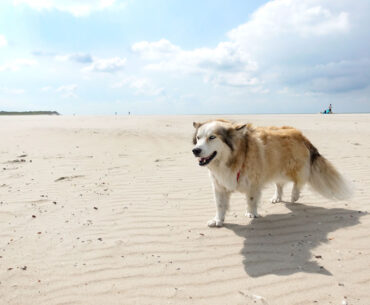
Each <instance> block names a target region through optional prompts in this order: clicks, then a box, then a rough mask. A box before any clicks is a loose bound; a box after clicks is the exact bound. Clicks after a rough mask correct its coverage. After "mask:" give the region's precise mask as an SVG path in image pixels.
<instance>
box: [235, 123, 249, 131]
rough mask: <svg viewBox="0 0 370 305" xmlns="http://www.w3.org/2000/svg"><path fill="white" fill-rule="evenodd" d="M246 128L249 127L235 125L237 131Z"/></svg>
mask: <svg viewBox="0 0 370 305" xmlns="http://www.w3.org/2000/svg"><path fill="white" fill-rule="evenodd" d="M245 126H247V124H236V125H234V129H235V130H242V129H243V128H245Z"/></svg>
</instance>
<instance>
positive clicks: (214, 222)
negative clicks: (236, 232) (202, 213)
mask: <svg viewBox="0 0 370 305" xmlns="http://www.w3.org/2000/svg"><path fill="white" fill-rule="evenodd" d="M207 224H208V226H209V227H211V228H212V227H222V226H223V224H224V222H223V221H222V220H220V219H215V218H213V219H211V220H210V221H208V223H207Z"/></svg>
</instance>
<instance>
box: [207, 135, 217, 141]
mask: <svg viewBox="0 0 370 305" xmlns="http://www.w3.org/2000/svg"><path fill="white" fill-rule="evenodd" d="M208 139H210V140H213V139H216V137H215V136H210V137H209V138H208Z"/></svg>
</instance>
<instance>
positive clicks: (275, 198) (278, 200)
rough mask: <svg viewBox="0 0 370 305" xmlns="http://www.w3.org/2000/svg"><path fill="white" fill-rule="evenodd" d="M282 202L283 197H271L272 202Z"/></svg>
mask: <svg viewBox="0 0 370 305" xmlns="http://www.w3.org/2000/svg"><path fill="white" fill-rule="evenodd" d="M278 202H281V197H277V196H274V197H272V198H271V203H278Z"/></svg>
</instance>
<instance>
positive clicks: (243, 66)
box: [132, 39, 258, 86]
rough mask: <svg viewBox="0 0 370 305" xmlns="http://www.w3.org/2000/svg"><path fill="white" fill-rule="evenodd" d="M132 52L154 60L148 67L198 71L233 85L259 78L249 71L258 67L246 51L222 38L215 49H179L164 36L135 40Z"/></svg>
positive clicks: (251, 83) (186, 71)
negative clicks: (153, 39)
mask: <svg viewBox="0 0 370 305" xmlns="http://www.w3.org/2000/svg"><path fill="white" fill-rule="evenodd" d="M132 50H133V51H134V52H137V53H139V54H140V55H141V56H142V57H143V58H144V59H148V60H152V61H156V60H157V62H155V63H151V64H149V65H147V68H148V69H151V70H165V71H181V72H183V73H200V74H203V75H204V80H205V81H211V82H214V83H217V84H228V85H232V86H245V85H247V86H248V85H254V84H256V83H257V82H258V80H257V78H256V77H252V76H251V72H252V71H255V70H257V68H258V66H257V63H256V62H254V61H253V60H252V59H251V57H250V56H249V54H248V53H246V52H240V49H238V47H237V46H236V45H235V44H234V43H232V42H221V43H220V44H218V46H217V47H216V48H214V49H211V48H199V49H194V50H190V51H187V50H182V49H181V48H180V47H178V46H175V45H173V44H171V43H170V42H169V41H167V40H165V39H161V40H159V41H157V42H151V43H150V42H146V41H142V42H138V43H135V44H134V45H133V46H132Z"/></svg>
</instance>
